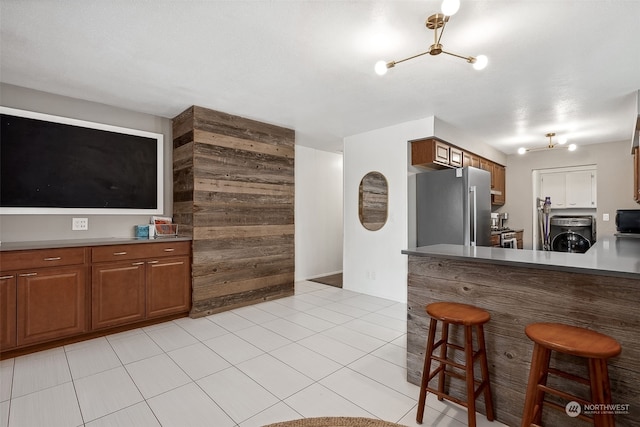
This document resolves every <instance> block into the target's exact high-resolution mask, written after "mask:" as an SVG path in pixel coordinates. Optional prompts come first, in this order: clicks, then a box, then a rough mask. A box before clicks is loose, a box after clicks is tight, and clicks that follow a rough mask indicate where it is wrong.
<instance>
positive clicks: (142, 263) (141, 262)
mask: <svg viewBox="0 0 640 427" xmlns="http://www.w3.org/2000/svg"><path fill="white" fill-rule="evenodd" d="M131 265H144V261H140V262H132V263H131Z"/></svg>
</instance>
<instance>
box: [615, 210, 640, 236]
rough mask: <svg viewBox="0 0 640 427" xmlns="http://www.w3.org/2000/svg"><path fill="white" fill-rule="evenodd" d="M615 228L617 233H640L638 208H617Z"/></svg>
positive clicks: (639, 212) (639, 211)
mask: <svg viewBox="0 0 640 427" xmlns="http://www.w3.org/2000/svg"><path fill="white" fill-rule="evenodd" d="M616 229H617V230H618V233H634V234H638V233H640V209H618V210H617V211H616Z"/></svg>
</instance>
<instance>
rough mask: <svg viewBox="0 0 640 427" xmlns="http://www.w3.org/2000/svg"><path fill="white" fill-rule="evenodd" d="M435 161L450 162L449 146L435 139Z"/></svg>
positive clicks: (446, 163)
mask: <svg viewBox="0 0 640 427" xmlns="http://www.w3.org/2000/svg"><path fill="white" fill-rule="evenodd" d="M434 144H435V159H434V161H435V162H438V163H442V164H445V165H448V164H449V146H448V145H447V144H445V143H443V142H440V141H435V143H434Z"/></svg>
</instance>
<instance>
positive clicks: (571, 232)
mask: <svg viewBox="0 0 640 427" xmlns="http://www.w3.org/2000/svg"><path fill="white" fill-rule="evenodd" d="M549 241H550V242H551V250H552V251H556V252H574V253H585V252H586V251H587V250H589V248H590V247H591V246H592V245H593V244H594V243H595V241H596V223H595V220H594V218H593V217H592V216H587V215H585V216H567V215H555V216H552V217H551V220H550V230H549Z"/></svg>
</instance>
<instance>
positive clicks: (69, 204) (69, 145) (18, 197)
mask: <svg viewBox="0 0 640 427" xmlns="http://www.w3.org/2000/svg"><path fill="white" fill-rule="evenodd" d="M0 120H1V128H0V214H74V215H75V214H87V215H91V214H126V215H138V214H141V215H142V214H150V215H153V214H162V213H163V212H162V210H163V167H162V166H163V135H162V134H158V133H152V132H146V131H141V130H135V129H127V128H122V127H117V126H111V125H105V124H100V123H92V122H86V121H82V120H76V119H70V118H65V117H58V116H52V115H48V114H41V113H35V112H30V111H23V110H17V109H13V108H7V107H0Z"/></svg>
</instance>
